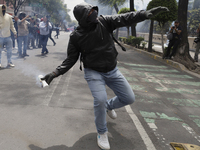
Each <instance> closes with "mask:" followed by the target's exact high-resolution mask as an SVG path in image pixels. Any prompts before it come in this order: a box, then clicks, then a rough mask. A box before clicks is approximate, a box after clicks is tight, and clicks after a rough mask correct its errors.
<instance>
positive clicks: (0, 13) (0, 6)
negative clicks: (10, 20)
mask: <svg viewBox="0 0 200 150" xmlns="http://www.w3.org/2000/svg"><path fill="white" fill-rule="evenodd" d="M3 6H5V8H7V7H6V5H2V4H1V5H0V16H2V17H3V13H2V7H3Z"/></svg>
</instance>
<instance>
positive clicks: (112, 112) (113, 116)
mask: <svg viewBox="0 0 200 150" xmlns="http://www.w3.org/2000/svg"><path fill="white" fill-rule="evenodd" d="M107 114H108V116H109V117H110V118H112V119H116V118H117V114H116V112H115V110H114V109H112V110H108V109H107Z"/></svg>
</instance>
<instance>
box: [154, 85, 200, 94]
mask: <svg viewBox="0 0 200 150" xmlns="http://www.w3.org/2000/svg"><path fill="white" fill-rule="evenodd" d="M155 89H156V90H157V91H160V92H166V93H180V94H196V95H200V90H197V89H185V88H179V89H178V88H167V89H166V88H163V87H157V88H155Z"/></svg>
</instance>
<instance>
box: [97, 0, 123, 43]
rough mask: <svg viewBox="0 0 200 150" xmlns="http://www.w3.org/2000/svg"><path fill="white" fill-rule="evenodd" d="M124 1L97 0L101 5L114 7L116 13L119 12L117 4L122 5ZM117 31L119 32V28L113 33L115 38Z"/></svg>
mask: <svg viewBox="0 0 200 150" xmlns="http://www.w3.org/2000/svg"><path fill="white" fill-rule="evenodd" d="M125 1H126V0H98V2H99V3H100V4H102V5H106V6H110V7H114V8H115V11H116V13H118V12H119V8H118V6H120V5H123V4H124V3H125ZM118 32H119V29H117V31H116V34H115V38H116V39H118Z"/></svg>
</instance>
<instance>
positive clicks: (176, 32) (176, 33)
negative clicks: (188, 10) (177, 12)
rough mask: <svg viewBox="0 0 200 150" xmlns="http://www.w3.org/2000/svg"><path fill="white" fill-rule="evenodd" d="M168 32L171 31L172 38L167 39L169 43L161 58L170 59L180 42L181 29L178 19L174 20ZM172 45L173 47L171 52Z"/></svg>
mask: <svg viewBox="0 0 200 150" xmlns="http://www.w3.org/2000/svg"><path fill="white" fill-rule="evenodd" d="M169 32H171V33H173V38H172V39H171V40H170V41H169V45H168V48H167V51H166V53H165V55H164V56H163V59H171V57H172V56H174V55H175V53H176V49H177V48H178V45H179V43H180V40H181V32H182V29H181V27H180V25H179V21H178V20H176V21H175V22H174V26H172V27H171V30H170V31H169ZM172 46H173V49H172V52H171V48H172Z"/></svg>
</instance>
